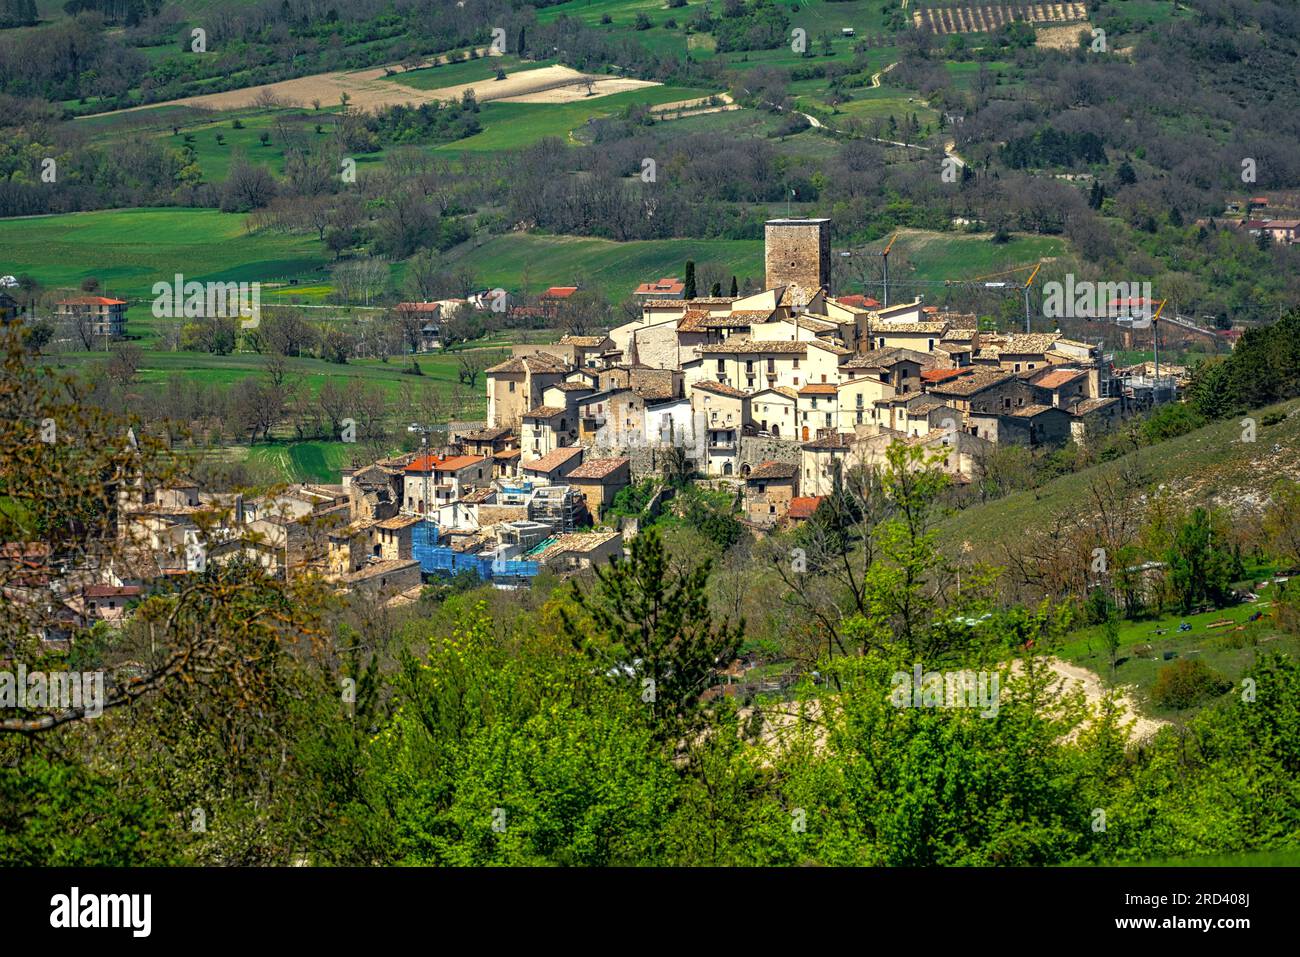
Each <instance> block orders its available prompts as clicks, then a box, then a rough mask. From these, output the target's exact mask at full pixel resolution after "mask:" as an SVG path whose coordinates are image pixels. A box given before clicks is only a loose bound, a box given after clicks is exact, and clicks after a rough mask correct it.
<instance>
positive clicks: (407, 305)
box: [397, 302, 442, 312]
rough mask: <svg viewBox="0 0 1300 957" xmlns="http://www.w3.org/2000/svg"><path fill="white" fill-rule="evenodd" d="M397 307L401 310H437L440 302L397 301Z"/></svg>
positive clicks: (440, 306)
mask: <svg viewBox="0 0 1300 957" xmlns="http://www.w3.org/2000/svg"><path fill="white" fill-rule="evenodd" d="M397 308H398V310H399V311H401V312H437V311H438V310H439V309H441V308H442V303H440V302H399V303H398V304H397Z"/></svg>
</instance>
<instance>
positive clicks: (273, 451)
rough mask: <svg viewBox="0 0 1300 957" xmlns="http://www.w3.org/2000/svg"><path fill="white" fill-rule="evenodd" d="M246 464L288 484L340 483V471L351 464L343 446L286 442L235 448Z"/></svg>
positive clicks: (334, 443)
mask: <svg viewBox="0 0 1300 957" xmlns="http://www.w3.org/2000/svg"><path fill="white" fill-rule="evenodd" d="M230 451H231V452H232V453H235V455H237V454H238V453H239V452H240V451H242V452H244V453H246V454H245V455H244V460H245V461H247V462H251V463H256V464H258V465H260V466H261V467H263V468H265V469H267V470H269V471H270V472H272V473H273V474H277V475H279V476H280V478H281V479H282V480H283V481H285V482H326V483H333V482H338V481H339V469H341V468H343V467H344V466H345V465H347V464H348V461H349V457H350V454H351V451H352V449H351V447H350V446H348V445H346V444H344V443H343V442H285V443H279V442H276V443H272V444H269V445H267V444H261V445H254V446H252V447H242V448H232V449H231V450H230Z"/></svg>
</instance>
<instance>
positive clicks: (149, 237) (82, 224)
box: [0, 209, 328, 320]
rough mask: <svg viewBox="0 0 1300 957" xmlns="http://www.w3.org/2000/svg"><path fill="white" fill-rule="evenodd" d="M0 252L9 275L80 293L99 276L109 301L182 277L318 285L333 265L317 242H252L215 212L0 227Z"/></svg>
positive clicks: (139, 212) (261, 236)
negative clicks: (81, 286) (294, 280)
mask: <svg viewBox="0 0 1300 957" xmlns="http://www.w3.org/2000/svg"><path fill="white" fill-rule="evenodd" d="M0 250H2V251H3V252H2V253H0V255H2V256H3V266H4V269H5V270H6V271H7V272H12V273H14V274H20V273H29V274H31V275H32V276H35V277H36V278H37V279H38V280H40V281H41V282H42V283H43V284H45V285H48V286H76V285H77V284H79V283H80V282H81V281H82V280H83V279H85V278H87V277H90V276H94V277H95V278H97V279H99V281H100V283H101V286H102V288H104V289H105V290H106V291H107V292H108V293H109V294H111V295H115V296H120V297H121V298H124V299H148V300H150V301H152V299H153V293H152V291H151V290H152V287H153V284H154V283H156V282H159V281H165V282H171V281H172V277H173V275H174V274H175V273H178V272H179V273H183V274H184V275H185V278H186V279H187V280H190V279H197V280H200V281H203V282H207V281H209V280H212V281H216V280H221V281H232V280H234V281H247V282H251V281H253V280H259V281H261V282H275V281H287V280H288V279H290V278H313V277H319V275H320V270H322V269H323V267H324V265H325V263H326V261H327V259H328V254H327V253H325V251H324V250H323V248H322V247H321V244H320V243H319V242H317V241H316V240H315V239H314V238H310V239H309V238H307V237H306V236H287V235H283V234H278V233H257V234H250V233H248V232H247V231H246V230H245V228H244V217H243V216H239V215H233V214H227V213H220V212H218V211H216V210H213V209H125V210H107V211H102V212H93V213H70V214H67V215H63V216H34V217H31V218H28V219H8V220H0ZM141 311H142V312H147V310H141ZM135 318H136V317H135V316H134V315H132V317H131V319H132V320H134V319H135ZM140 318H143V316H142V317H140Z"/></svg>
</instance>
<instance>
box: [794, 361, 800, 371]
mask: <svg viewBox="0 0 1300 957" xmlns="http://www.w3.org/2000/svg"><path fill="white" fill-rule="evenodd" d="M794 368H796V369H797V368H799V360H798V359H795V360H794Z"/></svg>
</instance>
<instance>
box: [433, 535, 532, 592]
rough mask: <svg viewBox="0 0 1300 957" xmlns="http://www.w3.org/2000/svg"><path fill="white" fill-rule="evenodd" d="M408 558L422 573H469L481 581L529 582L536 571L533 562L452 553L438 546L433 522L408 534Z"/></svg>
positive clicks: (446, 547) (447, 548)
mask: <svg viewBox="0 0 1300 957" xmlns="http://www.w3.org/2000/svg"><path fill="white" fill-rule="evenodd" d="M411 554H412V555H413V556H414V557H415V560H416V561H418V562H419V563H420V571H422V572H444V573H446V574H449V575H454V574H456V573H457V572H461V571H472V572H474V574H476V575H478V577H479V578H482V579H484V580H491V579H497V578H531V577H533V576H534V575H536V574H537V572H538V569H539V568H540V565H539V564H538V563H537V562H526V561H498V560H497V559H493V558H486V557H483V556H481V555H466V554H465V553H463V552H455V551H452V549H451V548H450V546H447V545H439V544H438V526H437V525H435V524H434V523H433V522H420V523H419V524H418V525H416V526H415V527H414V528H413V529H412V530H411Z"/></svg>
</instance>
